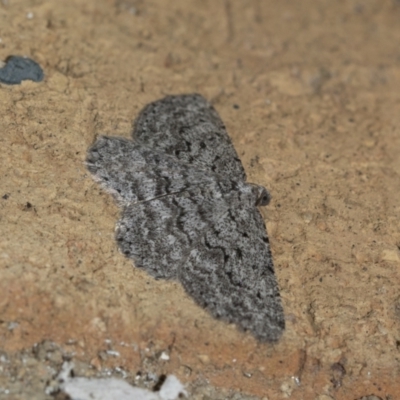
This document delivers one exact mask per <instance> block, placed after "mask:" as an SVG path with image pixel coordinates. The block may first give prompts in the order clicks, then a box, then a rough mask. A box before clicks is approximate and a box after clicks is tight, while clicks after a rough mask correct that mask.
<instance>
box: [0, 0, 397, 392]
mask: <svg viewBox="0 0 400 400" xmlns="http://www.w3.org/2000/svg"><path fill="white" fill-rule="evenodd" d="M28 13H32V18H28V17H27V16H29V15H28ZM399 20H400V3H399V2H397V1H389V0H387V1H385V0H368V1H351V0H348V1H344V0H343V1H329V0H315V1H311V0H308V1H307V0H304V1H301V2H300V1H289V0H283V1H279V2H278V1H275V0H269V1H262V0H250V1H244V0H243V1H239V0H237V1H234V0H225V1H213V0H197V1H196V0H175V1H166V0H149V1H144V0H143V1H140V0H138V1H133V0H132V1H129V0H127V1H123V0H119V1H112V0H100V1H95V0H72V1H42V0H31V1H28V0H20V1H13V0H9V1H5V0H3V2H2V3H0V38H1V42H0V59H5V58H6V57H7V56H8V55H10V54H18V55H28V56H30V57H32V58H33V59H35V60H36V61H38V62H39V63H40V64H41V65H42V67H43V68H44V71H45V74H46V78H45V80H44V81H43V82H42V83H33V82H24V83H23V84H21V85H19V86H5V85H0V110H1V111H0V113H1V118H0V132H1V134H0V143H1V145H0V148H1V152H2V154H1V161H0V230H1V234H0V348H1V349H3V350H4V351H6V352H7V353H9V354H11V353H13V352H15V351H20V350H21V349H24V348H28V347H30V346H32V345H33V344H34V343H37V342H40V341H42V340H43V339H50V340H53V341H54V342H56V343H58V344H60V345H61V346H63V347H64V348H65V349H66V351H70V352H75V357H76V358H81V359H83V360H88V361H90V362H91V363H92V364H93V365H94V366H96V367H97V368H101V367H103V366H105V365H107V366H112V365H113V363H114V364H115V365H116V364H118V365H121V366H123V367H124V368H126V369H130V370H137V369H138V368H139V366H140V367H141V368H146V367H143V354H144V352H145V351H147V350H146V348H149V349H150V350H149V351H151V352H152V354H159V352H161V351H163V350H164V351H168V352H169V353H170V360H169V361H168V362H165V361H163V362H161V361H159V362H155V363H154V364H152V365H151V368H153V370H154V371H155V372H156V373H158V374H160V373H175V374H176V375H177V376H178V377H180V379H181V380H182V381H183V382H184V383H189V382H191V381H195V380H199V379H204V380H208V381H209V382H210V383H211V384H212V385H215V386H217V387H223V388H233V389H235V390H239V391H242V392H244V393H248V394H253V395H255V396H259V397H262V396H268V399H281V398H285V396H286V397H287V398H292V399H305V400H307V399H318V398H319V399H329V398H331V399H336V400H340V399H356V398H359V397H361V396H363V395H368V394H372V393H375V394H376V395H379V396H382V398H384V396H387V395H392V396H395V394H396V393H400V379H399V368H400V364H399V360H400V354H399V348H400V345H399V343H400V332H399V329H400V293H399V283H400V268H399V267H400V253H399V247H400V232H399V222H398V220H399V213H400V200H399V199H400V176H399V171H400V112H399V111H400V46H399V45H400V24H399ZM187 92H200V93H202V94H203V95H204V96H206V97H207V98H208V99H209V100H210V101H212V102H213V104H214V105H215V107H216V108H217V110H218V111H219V113H220V115H221V117H222V119H223V120H224V121H225V123H226V125H227V128H228V132H229V133H230V135H231V137H232V140H233V142H234V144H235V147H236V149H237V151H238V153H239V155H240V157H241V159H242V161H243V164H244V166H245V168H246V171H247V173H248V176H249V179H250V180H251V181H253V182H257V183H259V184H262V185H265V186H267V187H268V188H269V189H270V191H271V193H272V196H273V201H272V203H271V205H270V206H269V207H267V208H266V209H264V210H263V215H264V217H265V220H266V222H267V227H268V230H269V236H270V240H271V245H272V251H273V256H274V261H275V265H276V273H277V278H278V282H279V284H280V287H281V293H282V298H283V303H284V308H285V313H286V318H287V329H286V332H285V334H284V336H283V338H282V340H281V341H280V342H279V343H278V344H276V345H273V346H271V345H268V344H258V343H257V342H256V341H255V340H254V339H253V338H252V337H251V336H250V335H246V334H243V333H241V332H239V331H237V329H236V328H235V327H234V326H228V325H226V324H224V323H222V322H219V321H215V320H213V319H212V318H211V317H210V316H209V315H208V314H207V313H206V312H204V311H203V310H201V309H199V308H198V307H197V306H196V305H195V304H194V303H193V301H192V300H191V299H190V298H189V297H188V296H187V295H186V294H185V292H184V290H183V289H182V288H181V287H180V286H179V285H178V284H176V283H174V282H162V281H154V280H153V279H151V278H150V277H148V276H147V275H146V274H145V273H143V272H141V271H138V270H136V269H134V268H133V267H132V265H131V263H130V261H128V260H126V259H125V258H124V257H123V256H122V255H121V254H119V252H118V250H117V247H116V244H115V243H114V240H113V231H114V224H115V221H116V219H117V218H118V209H117V207H116V205H115V204H114V203H113V201H112V199H111V197H110V196H109V195H107V194H105V193H103V192H102V191H101V190H100V189H99V187H98V186H97V185H96V184H95V183H94V182H93V181H92V180H91V179H90V177H89V175H88V173H87V172H86V170H85V166H84V164H83V160H84V158H85V152H86V150H87V148H88V146H89V145H90V144H91V143H92V142H93V140H94V138H95V135H97V134H109V135H120V136H126V137H128V136H129V134H130V130H131V123H132V120H133V118H134V117H135V115H136V114H137V112H138V111H139V110H140V108H141V107H143V106H144V105H145V104H147V103H148V102H150V101H153V100H156V99H158V98H160V97H162V96H163V95H165V94H172V93H187ZM234 105H238V106H239V108H237V107H236V108H235V107H234ZM4 195H8V196H4ZM1 196H3V198H1ZM7 197H8V198H7ZM105 339H110V340H112V343H114V346H113V348H114V349H115V350H117V351H119V352H120V354H121V356H120V357H119V358H118V359H115V360H114V359H111V360H106V361H105V360H103V359H102V358H101V357H99V356H98V354H99V351H101V350H102V349H104V340H105ZM121 342H124V343H125V344H128V345H129V346H127V345H121ZM155 360H157V358H155ZM148 368H150V366H149V367H148ZM324 395H325V396H330V397H322V396H324ZM319 396H320V397H319ZM394 398H396V397H393V399H394Z"/></svg>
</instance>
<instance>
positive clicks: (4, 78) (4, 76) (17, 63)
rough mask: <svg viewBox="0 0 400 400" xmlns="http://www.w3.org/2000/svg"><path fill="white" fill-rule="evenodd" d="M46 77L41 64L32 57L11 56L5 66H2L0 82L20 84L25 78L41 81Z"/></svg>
mask: <svg viewBox="0 0 400 400" xmlns="http://www.w3.org/2000/svg"><path fill="white" fill-rule="evenodd" d="M43 78H44V74H43V70H42V68H41V67H40V65H39V64H38V63H37V62H35V61H33V60H31V59H30V58H25V57H20V56H10V57H8V58H7V60H6V64H5V65H4V67H3V68H0V82H1V83H5V84H7V85H18V84H20V83H21V82H22V81H23V80H26V79H29V80H31V81H35V82H40V81H42V80H43Z"/></svg>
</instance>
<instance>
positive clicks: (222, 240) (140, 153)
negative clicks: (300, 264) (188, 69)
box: [86, 94, 285, 341]
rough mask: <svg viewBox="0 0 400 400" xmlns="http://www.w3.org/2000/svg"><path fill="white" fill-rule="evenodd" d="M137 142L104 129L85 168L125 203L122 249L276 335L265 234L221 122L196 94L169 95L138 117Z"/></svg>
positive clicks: (253, 189) (244, 324) (229, 316)
mask: <svg viewBox="0 0 400 400" xmlns="http://www.w3.org/2000/svg"><path fill="white" fill-rule="evenodd" d="M133 137H134V141H131V140H127V139H123V138H118V137H107V136H102V137H100V138H98V139H97V141H96V142H95V143H94V145H93V146H92V147H91V148H90V149H89V151H88V155H87V160H86V163H87V167H88V169H89V171H90V172H91V173H92V175H93V176H94V178H95V179H96V180H97V181H98V182H99V183H100V184H101V185H102V186H103V187H104V188H106V189H107V190H108V191H110V192H111V193H112V194H113V195H114V196H115V197H116V198H117V200H118V201H119V204H120V205H121V207H122V208H123V212H122V216H121V219H120V220H119V221H118V223H117V229H116V240H117V242H118V245H119V247H120V249H121V251H122V252H123V253H124V254H125V255H126V256H127V257H130V258H132V259H133V260H134V262H135V265H136V266H137V267H138V268H142V269H144V270H145V271H147V272H148V273H149V274H151V275H152V276H154V277H155V278H164V279H177V280H180V281H181V282H182V284H183V286H184V287H185V289H186V291H187V292H188V293H189V294H190V295H191V296H192V297H193V298H194V299H195V300H196V302H197V303H198V304H200V305H201V306H203V307H204V308H206V309H207V310H208V311H209V312H210V313H211V314H212V315H214V316H215V317H217V318H221V319H223V320H225V321H229V322H233V323H236V324H237V325H238V326H240V327H241V328H242V329H244V330H250V331H251V332H252V333H253V334H254V335H255V336H256V337H257V338H258V339H259V340H263V341H264V340H266V341H275V340H277V339H278V338H279V336H280V335H281V333H282V331H283V329H284V327H285V323H284V316H283V310H282V305H281V300H280V296H279V289H278V285H277V282H276V278H275V274H274V268H273V263H272V257H271V253H270V248H269V242H268V237H267V234H266V230H265V225H264V222H263V219H262V217H261V215H260V213H259V211H258V209H257V207H256V204H259V205H266V204H267V203H268V201H269V193H268V191H266V189H265V188H262V187H261V186H257V185H253V184H248V183H245V178H246V176H245V173H244V170H243V167H242V164H241V162H240V160H239V159H238V157H237V154H236V151H235V149H234V148H233V145H232V143H231V141H230V138H229V136H228V135H227V133H226V130H225V127H224V125H223V123H222V121H221V119H220V118H219V116H218V114H217V112H216V111H215V110H214V108H213V107H212V106H211V105H210V104H209V103H208V102H207V101H206V100H205V99H204V98H203V97H202V96H200V95H197V94H194V95H182V96H167V97H166V98H164V99H162V100H159V101H156V102H154V103H151V104H150V105H148V106H147V107H145V108H144V110H143V111H142V112H141V113H140V115H139V117H138V118H137V120H136V122H135V128H134V133H133Z"/></svg>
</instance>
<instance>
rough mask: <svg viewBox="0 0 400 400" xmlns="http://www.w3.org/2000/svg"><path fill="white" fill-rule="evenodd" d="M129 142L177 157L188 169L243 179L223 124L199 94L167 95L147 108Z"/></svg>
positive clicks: (138, 120) (142, 112) (239, 162)
mask: <svg viewBox="0 0 400 400" xmlns="http://www.w3.org/2000/svg"><path fill="white" fill-rule="evenodd" d="M133 139H134V142H135V143H137V144H143V145H145V146H148V147H149V148H152V149H154V150H158V151H163V152H165V153H166V154H169V155H172V156H174V157H176V158H178V159H179V160H180V161H181V162H183V163H184V164H185V165H187V167H188V168H194V169H202V170H206V171H210V172H214V173H216V174H220V175H221V176H226V177H230V178H234V179H237V180H246V173H245V172H244V169H243V166H242V163H241V161H240V159H239V157H238V155H237V153H236V150H235V148H234V147H233V144H232V141H231V139H230V137H229V136H228V133H227V132H226V129H225V125H224V123H223V122H222V120H221V118H220V117H219V115H218V113H217V112H216V111H215V109H214V107H213V106H212V105H211V104H210V103H209V102H208V101H207V100H206V99H205V98H204V97H203V96H201V95H199V94H188V95H178V96H167V97H165V98H163V99H161V100H158V101H155V102H154V103H150V104H149V105H147V106H146V107H145V108H144V109H143V110H142V111H141V113H140V114H139V116H138V118H137V119H136V121H135V123H134V129H133Z"/></svg>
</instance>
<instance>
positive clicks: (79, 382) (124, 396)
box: [58, 362, 187, 400]
mask: <svg viewBox="0 0 400 400" xmlns="http://www.w3.org/2000/svg"><path fill="white" fill-rule="evenodd" d="M72 368H73V364H72V363H68V362H65V363H64V364H63V366H62V369H61V372H60V374H59V375H58V380H59V381H60V389H61V390H62V391H63V392H65V393H66V394H67V395H68V396H69V397H70V398H71V400H110V399H118V400H175V399H177V398H178V396H179V394H181V393H182V394H184V395H185V396H187V392H186V390H185V388H184V386H183V385H182V384H181V382H180V381H179V380H178V378H177V377H176V376H174V375H169V376H168V377H167V378H166V380H165V381H164V383H163V384H162V386H161V389H160V391H159V392H151V391H149V390H147V389H141V388H137V387H133V386H131V385H129V383H127V382H125V381H123V380H121V379H116V378H109V379H107V378H100V379H90V378H79V377H77V378H71V377H70V372H71V370H72Z"/></svg>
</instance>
